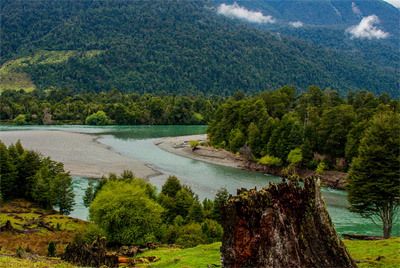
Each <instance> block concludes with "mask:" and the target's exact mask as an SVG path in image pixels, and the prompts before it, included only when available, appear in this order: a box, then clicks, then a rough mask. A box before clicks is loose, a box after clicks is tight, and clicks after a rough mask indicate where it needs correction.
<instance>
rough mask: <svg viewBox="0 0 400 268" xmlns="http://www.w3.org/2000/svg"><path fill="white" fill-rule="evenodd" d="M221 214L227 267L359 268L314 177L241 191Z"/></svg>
mask: <svg viewBox="0 0 400 268" xmlns="http://www.w3.org/2000/svg"><path fill="white" fill-rule="evenodd" d="M221 217H222V225H223V228H224V235H223V238H222V247H221V259H222V266H223V267H357V266H356V265H355V262H354V261H353V260H352V259H351V257H350V255H349V253H348V251H347V248H346V246H345V245H344V244H343V242H342V241H341V240H340V237H339V235H338V234H337V233H336V230H335V228H334V226H333V223H332V220H331V218H330V216H329V214H328V212H327V210H326V207H325V203H324V201H323V199H322V196H321V191H320V188H319V186H318V182H316V181H315V180H314V179H311V178H308V179H306V181H305V183H304V186H303V187H302V186H300V185H299V184H298V183H297V182H282V183H278V184H273V185H270V187H268V188H264V189H262V190H260V191H257V190H255V189H254V190H250V191H247V190H245V189H242V190H238V195H237V196H236V197H230V199H229V200H228V201H227V202H226V203H225V204H224V205H223V206H222V207H221Z"/></svg>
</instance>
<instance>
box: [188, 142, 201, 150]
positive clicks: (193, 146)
mask: <svg viewBox="0 0 400 268" xmlns="http://www.w3.org/2000/svg"><path fill="white" fill-rule="evenodd" d="M199 145H200V142H199V141H195V140H192V141H189V146H190V147H192V149H194V148H196V147H197V146H199Z"/></svg>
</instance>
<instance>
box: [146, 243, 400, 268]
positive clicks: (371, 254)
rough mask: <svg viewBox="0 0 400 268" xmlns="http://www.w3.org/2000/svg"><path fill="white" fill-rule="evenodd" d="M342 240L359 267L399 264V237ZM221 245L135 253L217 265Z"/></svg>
mask: <svg viewBox="0 0 400 268" xmlns="http://www.w3.org/2000/svg"><path fill="white" fill-rule="evenodd" d="M344 243H345V244H346V246H347V248H348V249H349V252H350V255H351V256H352V257H353V259H355V260H358V261H362V262H361V263H358V264H357V265H358V266H359V267H400V257H399V256H400V237H393V238H391V239H388V240H380V241H351V240H344ZM220 246H221V243H214V244H211V245H201V246H198V247H196V248H189V249H178V248H158V249H155V250H150V251H147V252H145V253H142V254H140V255H139V256H138V257H144V256H157V257H160V258H161V260H160V261H158V262H156V263H152V267H177V268H178V267H206V266H207V264H208V265H210V266H211V267H213V265H212V264H217V265H220V255H219V248H220ZM379 256H381V257H380V258H379V260H377V259H378V257H379ZM146 266H147V264H143V266H139V267H146Z"/></svg>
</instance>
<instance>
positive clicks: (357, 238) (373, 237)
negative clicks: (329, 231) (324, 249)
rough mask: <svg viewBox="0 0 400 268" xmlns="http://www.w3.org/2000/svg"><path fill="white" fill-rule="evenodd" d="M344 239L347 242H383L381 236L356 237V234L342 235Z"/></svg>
mask: <svg viewBox="0 0 400 268" xmlns="http://www.w3.org/2000/svg"><path fill="white" fill-rule="evenodd" d="M342 236H343V238H344V239H349V240H383V239H384V238H383V237H382V236H368V235H356V234H342Z"/></svg>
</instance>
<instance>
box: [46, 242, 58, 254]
mask: <svg viewBox="0 0 400 268" xmlns="http://www.w3.org/2000/svg"><path fill="white" fill-rule="evenodd" d="M55 252H56V245H55V244H54V241H53V240H50V242H49V245H48V247H47V256H49V257H54V256H55Z"/></svg>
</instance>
